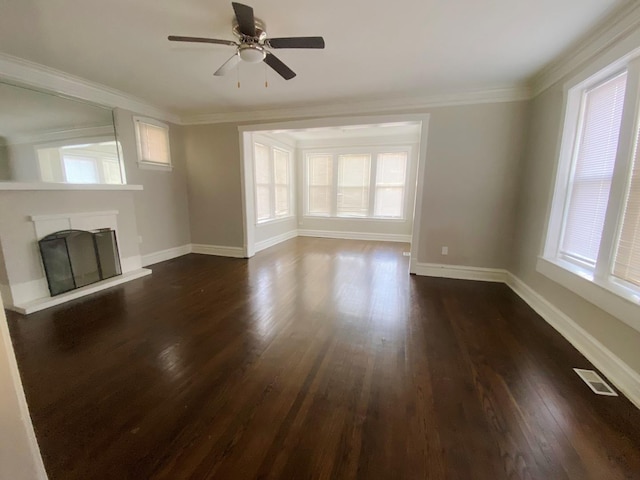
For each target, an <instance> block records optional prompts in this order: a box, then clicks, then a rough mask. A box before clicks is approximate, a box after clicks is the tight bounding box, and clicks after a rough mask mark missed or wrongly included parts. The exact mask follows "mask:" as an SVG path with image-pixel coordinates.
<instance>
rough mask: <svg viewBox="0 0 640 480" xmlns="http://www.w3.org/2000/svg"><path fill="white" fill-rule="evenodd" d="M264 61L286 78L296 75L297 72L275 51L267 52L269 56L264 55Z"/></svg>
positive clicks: (289, 78)
mask: <svg viewBox="0 0 640 480" xmlns="http://www.w3.org/2000/svg"><path fill="white" fill-rule="evenodd" d="M264 63H266V64H267V65H269V66H270V67H271V68H273V69H274V70H275V71H276V72H278V73H279V74H280V76H281V77H282V78H284V79H285V80H291V79H292V78H293V77H295V76H296V72H294V71H293V70H291V69H290V68H289V67H287V66H286V65H285V64H284V63H282V61H281V60H280V59H279V58H278V57H276V56H275V55H274V54H273V53H270V52H267V56H266V57H264Z"/></svg>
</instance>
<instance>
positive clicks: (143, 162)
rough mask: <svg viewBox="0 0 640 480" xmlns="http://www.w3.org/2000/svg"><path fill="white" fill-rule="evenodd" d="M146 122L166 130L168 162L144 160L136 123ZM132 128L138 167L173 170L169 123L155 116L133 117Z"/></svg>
mask: <svg viewBox="0 0 640 480" xmlns="http://www.w3.org/2000/svg"><path fill="white" fill-rule="evenodd" d="M139 122H140V123H146V124H149V125H154V126H156V127H160V128H163V129H165V130H166V132H167V146H168V148H169V163H161V162H152V161H149V160H145V159H144V158H142V144H141V142H140V131H139V130H138V123H139ZM133 130H134V132H135V135H136V152H137V155H138V168H140V169H143V170H160V171H168V172H170V171H172V170H173V162H172V160H171V139H170V138H169V125H167V124H166V123H164V122H161V121H159V120H156V119H155V118H149V117H139V116H134V117H133Z"/></svg>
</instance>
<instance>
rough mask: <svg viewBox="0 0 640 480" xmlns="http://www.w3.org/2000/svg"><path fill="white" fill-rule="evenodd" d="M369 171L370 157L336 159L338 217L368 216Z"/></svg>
mask: <svg viewBox="0 0 640 480" xmlns="http://www.w3.org/2000/svg"><path fill="white" fill-rule="evenodd" d="M370 170H371V156H370V155H340V156H339V157H338V207H337V213H338V216H341V217H366V216H367V215H368V214H369V179H370V176H369V175H370Z"/></svg>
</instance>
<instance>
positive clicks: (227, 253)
mask: <svg viewBox="0 0 640 480" xmlns="http://www.w3.org/2000/svg"><path fill="white" fill-rule="evenodd" d="M191 253H199V254H201V255H216V256H218V257H232V258H245V253H244V248H242V247H224V246H220V245H202V244H199V243H192V244H191Z"/></svg>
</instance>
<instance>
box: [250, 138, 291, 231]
mask: <svg viewBox="0 0 640 480" xmlns="http://www.w3.org/2000/svg"><path fill="white" fill-rule="evenodd" d="M256 143H259V144H261V145H264V146H265V147H268V148H269V162H270V164H271V186H272V187H273V188H271V189H270V192H269V194H270V195H271V206H272V207H273V208H272V213H273V215H274V216H273V217H270V218H265V219H263V220H258V218H257V215H258V197H257V191H256V189H255V188H254V200H253V202H254V212H255V218H254V220H255V225H256V226H263V225H268V224H272V223H279V222H284V221H287V220H290V219H291V218H294V217H295V216H296V208H295V201H294V199H295V195H294V188H295V183H296V180H295V170H294V167H293V164H294V161H295V149H294V148H292V147H291V146H289V145H286V144H284V143H282V142H279V141H278V140H276V139H274V138H272V137H270V136H268V135H260V134H254V135H253V141H252V143H251V145H252V151H251V163H252V164H253V168H254V169H255V158H254V154H255V144H256ZM274 149H276V150H280V151H284V152H287V153H288V154H289V165H288V167H289V213H288V214H286V215H276V214H275V179H274V168H273V167H274V155H273V150H274ZM253 179H254V183H255V173H254V176H253ZM254 187H255V185H254Z"/></svg>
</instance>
